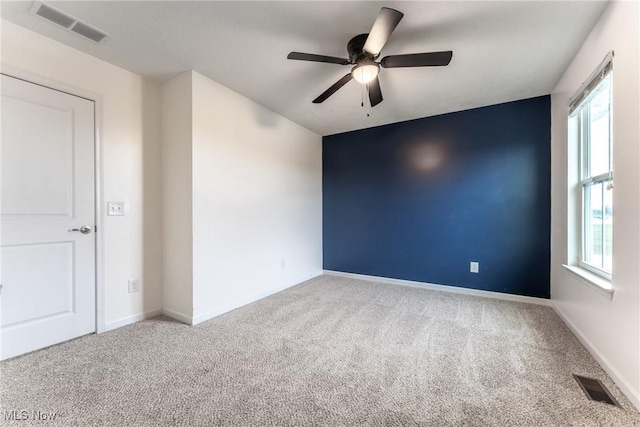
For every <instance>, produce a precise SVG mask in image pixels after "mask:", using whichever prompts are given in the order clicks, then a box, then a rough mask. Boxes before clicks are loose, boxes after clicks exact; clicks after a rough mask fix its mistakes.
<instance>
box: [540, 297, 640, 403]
mask: <svg viewBox="0 0 640 427" xmlns="http://www.w3.org/2000/svg"><path fill="white" fill-rule="evenodd" d="M551 307H552V308H553V311H555V312H556V314H557V315H558V317H560V319H562V321H563V322H564V323H565V324H566V325H567V327H568V328H569V329H570V330H571V332H573V335H575V336H576V338H578V340H579V341H580V342H581V343H582V345H583V346H584V347H585V348H586V349H587V351H588V352H589V353H590V354H591V356H593V358H594V359H596V361H597V362H598V364H599V365H600V366H601V367H602V369H604V371H605V372H606V373H607V375H609V377H611V379H612V380H613V382H614V383H616V385H617V386H618V388H619V389H620V391H621V392H622V393H623V394H624V395H625V396H626V397H627V398H628V399H629V400H630V401H631V403H632V404H633V406H635V407H636V409H637V410H638V411H640V393H637V392H634V391H633V388H632V387H631V385H630V384H629V383H627V382H626V381H625V380H624V379H623V377H622V375H620V374H619V373H618V371H617V370H616V369H615V368H614V367H613V366H612V365H611V364H610V363H609V361H608V360H607V358H606V357H604V356H603V355H602V354H601V353H600V352H599V351H598V350H597V349H596V347H595V346H594V345H593V344H592V343H591V341H589V339H588V338H587V337H586V335H584V334H583V333H582V332H581V331H580V329H578V328H577V327H576V325H574V324H573V323H572V322H571V321H570V320H569V318H568V317H567V316H565V314H564V313H563V312H562V310H561V309H560V307H558V303H557V302H555V301H554V302H553V303H552V304H551Z"/></svg>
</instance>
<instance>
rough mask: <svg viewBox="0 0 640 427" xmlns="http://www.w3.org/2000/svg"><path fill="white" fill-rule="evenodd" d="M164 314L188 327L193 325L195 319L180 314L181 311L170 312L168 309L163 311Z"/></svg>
mask: <svg viewBox="0 0 640 427" xmlns="http://www.w3.org/2000/svg"><path fill="white" fill-rule="evenodd" d="M162 314H164V315H165V316H167V317H171V318H172V319H174V320H177V321H178V322H182V323H186V324H187V325H193V317H192V316H187V315H186V314H184V313H180V312H179V311H174V310H169V309H168V308H163V309H162Z"/></svg>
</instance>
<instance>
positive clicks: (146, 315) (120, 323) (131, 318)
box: [104, 309, 162, 332]
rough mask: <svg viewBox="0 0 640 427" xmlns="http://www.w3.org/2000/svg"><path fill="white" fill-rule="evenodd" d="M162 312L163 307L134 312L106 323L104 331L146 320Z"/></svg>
mask: <svg viewBox="0 0 640 427" xmlns="http://www.w3.org/2000/svg"><path fill="white" fill-rule="evenodd" d="M161 314H162V310H161V309H157V310H150V311H146V312H144V313H140V314H134V315H131V316H127V317H125V318H123V319H120V320H115V321H113V322H108V323H105V325H104V332H107V331H112V330H114V329H118V328H121V327H123V326H127V325H130V324H132V323H136V322H139V321H141V320H144V319H149V318H151V317H155V316H159V315H161Z"/></svg>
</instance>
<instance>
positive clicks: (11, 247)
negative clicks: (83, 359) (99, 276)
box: [0, 75, 96, 359]
mask: <svg viewBox="0 0 640 427" xmlns="http://www.w3.org/2000/svg"><path fill="white" fill-rule="evenodd" d="M1 117H2V121H1V122H0V126H1V128H2V139H1V145H0V156H1V159H0V160H1V161H0V163H1V173H0V180H1V181H0V191H1V197H0V221H1V227H0V228H1V234H0V283H2V285H3V288H2V294H1V296H0V299H1V300H2V310H1V311H0V312H1V313H2V319H1V324H2V329H1V333H2V335H1V339H2V347H1V352H2V353H1V357H2V359H6V358H9V357H13V356H17V355H19V354H23V353H26V352H29V351H33V350H36V349H39V348H43V347H46V346H49V345H52V344H56V343H59V342H62V341H66V340H69V339H71V338H75V337H78V336H81V335H85V334H88V333H91V332H94V331H95V324H96V320H95V214H94V103H93V101H89V100H86V99H83V98H79V97H76V96H73V95H69V94H67V93H64V92H60V91H57V90H53V89H49V88H46V87H43V86H39V85H36V84H33V83H28V82H25V81H23V80H19V79H16V78H13V77H8V76H5V75H2V111H1ZM83 226H86V228H84V231H85V232H86V234H84V233H83V232H80V231H75V230H80V229H81V227H83Z"/></svg>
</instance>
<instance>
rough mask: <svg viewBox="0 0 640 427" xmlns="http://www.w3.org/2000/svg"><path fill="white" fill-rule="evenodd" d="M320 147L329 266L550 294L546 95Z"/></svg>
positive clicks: (357, 134) (337, 138)
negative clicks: (475, 268)
mask: <svg viewBox="0 0 640 427" xmlns="http://www.w3.org/2000/svg"><path fill="white" fill-rule="evenodd" d="M322 147H323V152H322V161H323V178H322V180H323V239H324V240H323V254H324V268H325V269H326V270H335V271H343V272H350V273H359V274H367V275H373V276H381V277H390V278H396V279H406V280H415V281H420V282H428V283H437V284H443V285H453V286H460V287H465V288H473V289H482V290H487V291H497V292H506V293H510V294H518V295H527V296H533V297H542V298H549V271H550V270H549V257H550V248H549V241H550V222H551V217H550V215H551V214H550V211H551V194H550V185H551V184H550V179H551V109H550V97H549V96H543V97H538V98H532V99H526V100H522V101H515V102H509V103H505V104H500V105H494V106H489V107H483V108H477V109H473V110H467V111H462V112H457V113H450V114H445V115H441V116H435V117H428V118H424V119H419V120H412V121H409V122H403V123H395V124H391V125H386V126H381V127H375V128H370V129H365V130H359V131H353V132H348V133H343V134H338V135H331V136H327V137H324V138H323V143H322ZM470 261H477V262H479V263H480V273H479V274H474V273H471V272H470V271H469V262H470Z"/></svg>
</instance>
